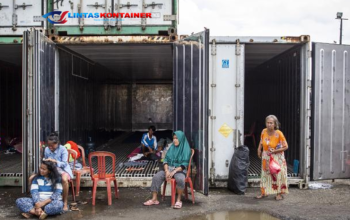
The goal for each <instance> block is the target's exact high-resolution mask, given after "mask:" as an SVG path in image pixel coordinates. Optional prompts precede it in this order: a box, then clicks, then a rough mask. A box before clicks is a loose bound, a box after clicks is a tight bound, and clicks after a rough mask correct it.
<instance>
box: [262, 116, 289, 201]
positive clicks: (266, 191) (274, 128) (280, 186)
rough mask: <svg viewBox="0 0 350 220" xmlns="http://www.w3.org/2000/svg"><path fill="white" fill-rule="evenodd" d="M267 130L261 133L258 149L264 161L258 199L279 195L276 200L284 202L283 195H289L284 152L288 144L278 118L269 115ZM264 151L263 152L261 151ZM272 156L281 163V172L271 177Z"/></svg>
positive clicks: (266, 120)
mask: <svg viewBox="0 0 350 220" xmlns="http://www.w3.org/2000/svg"><path fill="white" fill-rule="evenodd" d="M265 123H266V128H265V129H264V130H263V131H262V133H261V139H260V143H259V147H258V156H259V158H260V159H262V169H261V181H260V189H261V194H260V195H258V196H257V197H256V198H257V199H261V198H263V197H266V196H268V195H271V194H277V196H276V200H282V199H283V196H282V194H286V193H288V185H287V163H286V159H285V157H284V151H285V150H287V149H288V144H287V141H286V138H285V137H284V135H283V133H282V132H281V131H280V130H278V129H279V124H280V123H279V121H278V119H277V117H276V116H274V115H269V116H267V117H266V119H265ZM262 149H263V151H261V150H262ZM270 155H271V156H272V157H273V159H274V161H276V162H277V163H279V165H280V166H281V171H280V172H279V173H278V174H277V175H271V174H270V171H269V164H270Z"/></svg>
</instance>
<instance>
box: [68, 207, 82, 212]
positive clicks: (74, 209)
mask: <svg viewBox="0 0 350 220" xmlns="http://www.w3.org/2000/svg"><path fill="white" fill-rule="evenodd" d="M70 210H71V211H80V209H79V208H78V207H76V206H72V207H70Z"/></svg>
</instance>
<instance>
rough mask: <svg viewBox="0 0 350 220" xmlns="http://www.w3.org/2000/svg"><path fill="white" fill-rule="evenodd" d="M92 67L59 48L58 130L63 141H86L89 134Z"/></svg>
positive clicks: (92, 111) (92, 99) (91, 117)
mask: <svg viewBox="0 0 350 220" xmlns="http://www.w3.org/2000/svg"><path fill="white" fill-rule="evenodd" d="M93 70H94V66H93V65H92V64H90V63H88V62H87V61H85V60H84V59H81V58H79V57H77V56H75V55H72V54H70V53H68V52H66V51H63V50H59V133H60V139H61V141H62V142H66V141H68V140H75V141H78V142H80V141H81V140H82V141H86V140H87V136H88V135H92V132H93V128H94V124H93V115H94V109H93V102H94V95H93V94H94V93H93V91H94V86H95V85H94V83H93V82H92V81H91V79H90V76H91V75H92V74H93Z"/></svg>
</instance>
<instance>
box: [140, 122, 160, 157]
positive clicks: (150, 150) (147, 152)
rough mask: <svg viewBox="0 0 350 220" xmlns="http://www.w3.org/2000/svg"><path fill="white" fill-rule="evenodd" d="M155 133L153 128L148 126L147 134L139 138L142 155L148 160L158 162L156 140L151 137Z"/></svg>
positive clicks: (154, 137)
mask: <svg viewBox="0 0 350 220" xmlns="http://www.w3.org/2000/svg"><path fill="white" fill-rule="evenodd" d="M155 131H156V127H155V126H153V125H152V126H150V127H149V128H148V133H144V134H143V136H142V138H141V147H142V153H143V155H144V156H145V157H146V158H147V159H149V160H158V159H159V157H158V156H157V155H156V153H157V150H158V148H157V138H156V136H154V135H153V133H154V132H155Z"/></svg>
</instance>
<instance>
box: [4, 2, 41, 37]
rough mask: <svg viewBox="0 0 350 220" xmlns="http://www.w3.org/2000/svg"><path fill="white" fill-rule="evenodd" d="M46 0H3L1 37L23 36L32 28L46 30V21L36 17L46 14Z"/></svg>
mask: <svg viewBox="0 0 350 220" xmlns="http://www.w3.org/2000/svg"><path fill="white" fill-rule="evenodd" d="M46 7H47V4H46V1H45V0H25V1H24V0H2V1H1V2H0V21H1V22H0V36H22V35H23V31H26V30H29V29H30V28H31V27H35V28H37V29H41V30H42V31H43V30H44V27H45V24H46V22H45V21H34V16H39V17H40V16H42V15H44V14H46V10H45V9H46Z"/></svg>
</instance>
